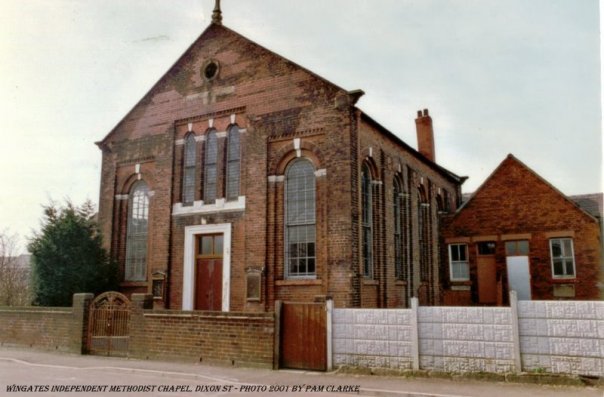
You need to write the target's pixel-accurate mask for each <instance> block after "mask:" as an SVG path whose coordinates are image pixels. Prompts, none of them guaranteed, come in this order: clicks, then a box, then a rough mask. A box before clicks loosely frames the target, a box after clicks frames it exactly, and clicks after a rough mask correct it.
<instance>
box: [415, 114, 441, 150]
mask: <svg viewBox="0 0 604 397" xmlns="http://www.w3.org/2000/svg"><path fill="white" fill-rule="evenodd" d="M415 129H416V130H417V151H418V152H420V153H421V154H423V155H424V157H426V158H427V159H429V160H431V161H434V162H435V161H436V152H435V151H434V129H433V128H432V117H430V115H429V114H428V109H424V111H423V112H422V111H421V110H418V111H417V118H416V119H415Z"/></svg>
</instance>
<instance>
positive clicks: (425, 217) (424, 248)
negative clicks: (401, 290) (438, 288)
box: [417, 186, 431, 281]
mask: <svg viewBox="0 0 604 397" xmlns="http://www.w3.org/2000/svg"><path fill="white" fill-rule="evenodd" d="M417 218H418V224H417V228H418V238H419V241H418V242H419V276H420V280H421V281H428V280H429V279H430V263H431V258H430V251H431V250H430V246H431V241H430V239H431V236H430V204H429V203H428V195H427V194H426V192H425V190H424V188H423V187H422V186H420V187H419V188H418V191H417Z"/></svg>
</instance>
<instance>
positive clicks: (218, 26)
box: [96, 22, 348, 147]
mask: <svg viewBox="0 0 604 397" xmlns="http://www.w3.org/2000/svg"><path fill="white" fill-rule="evenodd" d="M212 30H223V31H225V32H228V33H230V34H232V35H234V36H236V37H238V38H240V39H242V40H245V41H247V42H248V43H250V44H252V45H254V46H257V47H258V48H260V49H262V50H263V51H266V52H267V53H269V54H271V55H272V56H274V57H277V58H279V59H281V60H283V61H284V62H287V63H289V64H291V65H293V66H295V67H296V68H298V69H301V70H303V71H304V72H306V73H308V74H310V75H312V76H313V77H315V78H317V79H319V80H321V81H323V82H324V83H326V84H328V85H331V86H332V87H334V88H336V89H337V90H341V91H343V92H348V91H347V90H345V89H344V88H342V87H340V86H338V85H337V84H335V83H333V82H331V81H329V80H327V79H326V78H324V77H321V76H319V75H318V74H316V73H314V72H312V71H311V70H308V69H306V68H305V67H303V66H300V65H299V64H297V63H296V62H293V61H291V60H289V59H287V58H285V57H283V56H281V55H279V54H277V53H275V52H273V51H271V50H269V49H268V48H266V47H264V46H262V45H260V44H258V43H256V42H254V41H252V40H250V39H248V38H247V37H245V36H243V35H241V34H240V33H237V32H236V31H234V30H232V29H229V28H227V27H226V26H224V25H222V24H217V23H214V22H212V23H210V25H208V27H206V28H205V29H204V31H203V32H202V33H201V34H200V35H199V37H197V39H195V40H194V41H193V43H191V45H189V47H187V49H186V50H185V51H184V52H183V53H182V55H181V56H180V57H178V59H177V60H176V61H175V62H174V63H173V64H172V65H171V66H170V67H169V68H168V70H166V72H165V73H164V74H163V75H162V76H161V77H160V78H159V79H158V80H157V81H156V82H155V84H153V85H152V86H151V88H150V89H149V90H148V91H147V92H146V93H145V95H143V97H142V98H141V99H140V100H139V101H138V102H136V104H135V105H134V106H133V107H132V108H131V109H130V110H129V111H128V112H126V114H125V115H124V117H122V118H121V119H120V121H119V122H118V123H117V124H116V125H115V126H114V127H113V128H112V129H111V130H110V131H109V133H107V135H106V136H105V137H104V138H103V139H102V140H100V141H98V142H96V144H97V146H99V147H102V146H103V145H104V143H105V142H106V141H107V139H108V138H109V137H110V136H111V135H112V134H113V133H114V132H115V131H116V130H117V128H118V127H119V126H120V125H121V124H122V123H123V122H124V121H125V120H126V119H127V118H128V116H129V115H130V114H131V113H132V111H134V109H136V107H137V106H138V105H139V104H140V103H141V102H143V100H144V99H145V98H146V97H147V96H149V94H151V93H152V92H153V90H154V89H155V88H156V87H157V86H158V85H159V84H160V83H161V82H162V81H163V80H164V79H165V77H166V76H167V75H168V74H169V73H170V72H171V71H172V69H174V68H175V67H176V66H177V65H178V64H179V63H180V62H181V61H182V60H183V59H186V58H187V56H188V55H189V52H191V51H192V49H193V48H194V47H195V46H196V45H197V44H198V43H199V42H201V41H203V40H204V36H206V35H207V34H208V33H209V32H210V31H212Z"/></svg>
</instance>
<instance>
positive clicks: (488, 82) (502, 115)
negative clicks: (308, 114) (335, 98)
mask: <svg viewBox="0 0 604 397" xmlns="http://www.w3.org/2000/svg"><path fill="white" fill-rule="evenodd" d="M213 3H214V1H213V0H179V1H168V0H161V1H160V0H128V1H125V0H102V1H101V0H97V1H93V0H90V1H83V0H82V1H78V0H38V1H35V0H2V1H1V2H0V113H1V115H0V134H1V136H0V137H1V139H0V186H1V187H2V188H1V189H0V230H3V229H6V228H9V229H10V230H11V231H13V232H17V233H19V234H20V235H21V236H22V237H26V236H28V235H30V234H31V233H30V231H31V229H32V228H37V227H38V225H39V219H40V217H41V213H42V211H41V204H44V203H47V202H48V200H49V198H53V199H55V200H62V199H63V198H64V197H70V198H71V199H72V200H73V201H74V202H76V203H81V202H82V201H83V200H84V199H86V198H90V199H92V200H93V201H94V202H97V201H98V190H99V174H100V159H101V154H100V151H99V150H98V149H97V147H96V146H95V145H94V144H93V143H94V142H95V141H98V140H101V139H102V138H103V137H104V136H105V134H106V133H107V132H108V131H109V130H110V129H111V128H112V127H113V126H114V125H115V124H116V123H117V122H118V121H119V120H120V119H121V118H122V117H123V116H124V115H125V114H126V112H128V111H129V110H130V109H131V108H132V106H134V105H135V103H136V102H137V101H138V100H139V99H140V98H141V97H142V96H143V95H144V94H145V93H146V91H147V90H148V89H149V88H150V87H151V85H152V84H154V83H155V82H156V81H157V80H158V79H159V78H160V77H161V75H162V74H163V73H164V72H165V71H166V70H167V69H168V68H169V67H170V66H171V65H172V64H173V63H174V61H175V60H176V59H177V57H178V56H180V55H181V54H182V52H183V51H184V50H185V49H186V48H187V47H188V46H189V45H190V44H191V43H192V42H193V41H194V40H195V39H196V38H197V37H198V36H199V34H200V33H201V32H202V31H203V29H205V27H206V26H207V25H208V23H209V16H210V14H211V10H212V8H213ZM222 8H223V16H224V24H225V25H226V26H228V27H229V28H231V29H233V30H235V31H237V32H239V33H241V34H243V35H244V36H246V37H248V38H250V39H251V40H253V41H255V42H257V43H259V44H261V45H263V46H265V47H267V48H269V49H271V50H273V51H275V52H277V53H278V54H281V55H283V56H285V57H286V58H289V59H291V60H292V61H295V62H297V63H299V64H300V65H302V66H304V67H306V68H308V69H310V70H313V71H314V72H316V73H317V74H319V75H321V76H323V77H325V78H327V79H328V80H330V81H332V82H334V83H336V84H337V85H339V86H341V87H343V88H346V89H351V90H352V89H357V88H360V89H363V90H364V91H365V92H366V95H365V96H364V97H363V98H362V99H361V100H360V101H359V103H358V106H359V107H360V108H362V109H363V110H364V111H365V112H367V113H368V114H370V115H371V116H372V117H373V118H375V119H376V120H378V121H379V122H381V123H382V124H383V125H384V126H386V127H387V128H389V129H390V130H391V131H393V132H394V133H396V134H397V135H399V136H400V137H401V138H402V139H403V140H405V141H406V142H407V143H409V144H410V145H411V146H414V147H415V146H416V139H415V130H414V121H413V120H414V117H415V113H416V110H418V109H420V108H425V107H427V108H429V109H430V113H431V114H432V116H433V118H434V124H435V137H436V138H435V139H436V157H437V161H438V162H439V163H440V164H441V165H443V166H445V167H447V168H448V169H450V170H451V171H453V172H455V173H457V174H459V175H467V176H469V177H470V179H469V180H468V182H466V184H465V185H464V191H465V192H469V191H473V190H474V189H476V187H477V186H479V185H480V184H481V183H482V182H483V181H484V179H485V178H486V177H487V176H488V174H489V173H490V172H491V171H493V169H494V168H495V167H496V166H497V165H498V164H499V163H500V162H501V161H502V160H503V159H504V157H505V156H506V155H507V154H508V153H513V154H514V155H515V156H516V157H518V158H519V159H520V160H522V161H523V162H525V163H526V164H527V165H529V166H530V167H532V168H533V169H534V170H535V171H537V172H538V173H539V174H541V175H542V176H543V177H544V178H546V179H547V180H548V181H550V182H551V183H552V184H554V185H555V186H556V187H558V188H559V189H560V190H561V191H562V192H564V193H566V194H579V193H591V192H596V191H602V185H601V183H602V182H601V180H602V171H601V169H602V134H601V106H600V103H601V94H600V88H601V84H600V73H601V68H600V37H599V21H600V17H599V9H598V2H597V1H596V0H581V1H572V0H564V1H562V0H531V1H526V0H507V1H501V0H329V1H327V0H304V1H302V0H255V1H250V0H223V1H222Z"/></svg>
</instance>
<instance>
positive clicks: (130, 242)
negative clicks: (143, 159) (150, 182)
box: [124, 181, 149, 281]
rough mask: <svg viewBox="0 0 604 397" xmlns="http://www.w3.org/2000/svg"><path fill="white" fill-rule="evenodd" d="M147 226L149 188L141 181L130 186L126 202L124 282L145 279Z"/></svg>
mask: <svg viewBox="0 0 604 397" xmlns="http://www.w3.org/2000/svg"><path fill="white" fill-rule="evenodd" d="M148 224H149V188H148V187H147V184H146V183H145V182H143V181H138V182H136V183H135V184H134V186H132V189H131V191H130V197H129V201H128V226H127V227H128V229H127V234H126V265H125V274H124V278H125V280H126V281H144V280H146V279H147V232H148Z"/></svg>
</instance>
